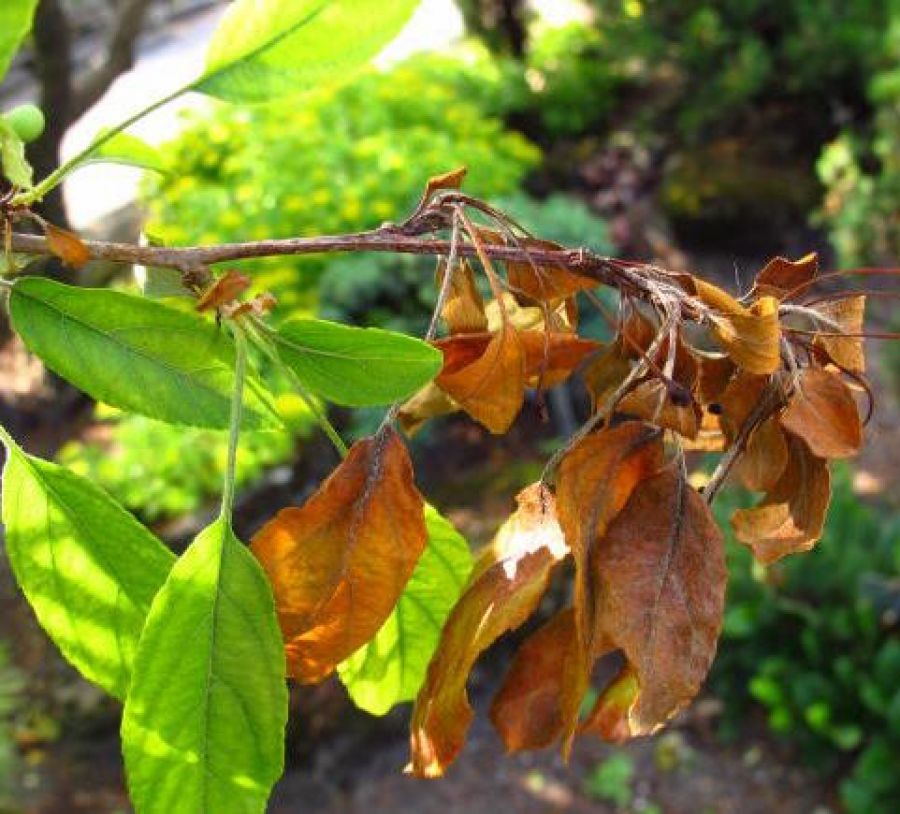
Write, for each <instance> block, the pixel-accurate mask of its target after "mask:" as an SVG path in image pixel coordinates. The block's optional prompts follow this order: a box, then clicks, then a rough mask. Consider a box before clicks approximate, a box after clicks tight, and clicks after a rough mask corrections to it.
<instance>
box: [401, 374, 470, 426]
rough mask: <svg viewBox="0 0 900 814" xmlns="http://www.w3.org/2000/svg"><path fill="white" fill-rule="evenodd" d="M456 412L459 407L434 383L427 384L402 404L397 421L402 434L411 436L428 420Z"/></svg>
mask: <svg viewBox="0 0 900 814" xmlns="http://www.w3.org/2000/svg"><path fill="white" fill-rule="evenodd" d="M457 410H459V405H458V404H457V403H456V402H455V401H453V399H452V398H450V396H448V395H447V394H446V393H445V392H444V391H443V390H441V388H440V387H438V386H437V385H436V384H435V383H434V382H429V383H428V384H426V385H425V386H424V387H423V388H422V389H421V390H420V391H419V392H418V393H416V394H415V395H413V396H411V397H410V398H409V399H408V400H407V401H405V402H404V403H403V406H402V407H401V408H400V410H399V411H398V413H397V420H398V421H399V422H400V427H401V429H402V430H403V432H405V433H406V434H407V435H408V436H413V435H415V434H416V433H417V432H418V431H419V430H420V429H421V428H422V426H423V425H424V424H425V422H426V421H428V420H429V419H432V418H437V417H438V416H442V415H449V414H450V413H455V412H456V411H457Z"/></svg>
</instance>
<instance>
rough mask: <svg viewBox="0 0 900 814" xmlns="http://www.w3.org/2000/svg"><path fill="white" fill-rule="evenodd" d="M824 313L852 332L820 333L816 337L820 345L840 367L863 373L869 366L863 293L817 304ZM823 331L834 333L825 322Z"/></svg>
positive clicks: (842, 329) (827, 317) (845, 329)
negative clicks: (865, 350)
mask: <svg viewBox="0 0 900 814" xmlns="http://www.w3.org/2000/svg"><path fill="white" fill-rule="evenodd" d="M815 308H816V311H818V312H819V313H820V314H821V315H822V316H823V317H825V318H826V319H828V320H829V321H830V322H833V323H835V324H837V325H839V326H840V329H841V331H843V332H844V333H846V334H850V335H849V336H823V335H819V336H817V337H816V338H815V339H814V340H813V344H814V345H815V346H816V347H817V348H821V349H822V350H823V351H825V353H826V354H827V355H828V358H829V359H831V361H832V362H834V363H835V364H836V365H838V366H839V367H842V368H844V369H845V370H849V371H850V372H851V373H863V372H865V369H866V357H865V353H864V352H863V337H862V333H863V320H864V318H865V311H866V298H865V295H864V294H858V295H856V296H855V297H844V298H843V299H839V300H829V301H826V302H821V303H818V304H817V305H816V306H815ZM822 330H823V331H826V332H830V333H835V331H834V329H833V328H829V327H828V326H827V325H824V324H823V328H822Z"/></svg>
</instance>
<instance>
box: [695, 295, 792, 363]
mask: <svg viewBox="0 0 900 814" xmlns="http://www.w3.org/2000/svg"><path fill="white" fill-rule="evenodd" d="M693 284H694V288H695V291H696V295H697V297H698V298H699V299H700V300H701V301H702V302H703V303H704V304H705V305H707V306H709V308H710V309H711V310H712V314H711V315H710V321H711V323H712V326H711V327H712V333H713V336H714V337H715V338H716V341H717V342H718V343H719V344H720V345H721V346H722V348H723V349H724V350H725V352H726V353H727V354H728V355H729V356H730V357H731V358H732V360H733V361H734V362H735V364H737V365H738V366H740V367H742V368H744V369H745V370H747V371H749V372H750V373H761V374H762V373H774V372H775V371H776V370H778V368H779V367H780V365H781V347H780V345H781V327H780V324H779V321H778V300H777V299H775V297H770V296H765V297H760V298H759V299H758V300H757V301H756V302H754V303H753V305H752V306H751V307H750V308H745V307H744V306H743V305H741V304H740V303H739V302H738V301H737V300H736V299H734V297H732V296H731V295H730V294H728V293H726V292H725V291H723V290H722V289H721V288H719V287H718V286H714V285H712V284H711V283H707V282H705V281H704V280H700V279H697V278H695V279H694V282H693Z"/></svg>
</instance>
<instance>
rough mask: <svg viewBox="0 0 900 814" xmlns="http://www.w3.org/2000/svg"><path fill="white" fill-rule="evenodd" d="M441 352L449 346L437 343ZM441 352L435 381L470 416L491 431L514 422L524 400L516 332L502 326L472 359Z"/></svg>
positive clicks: (503, 429)
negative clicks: (439, 369)
mask: <svg viewBox="0 0 900 814" xmlns="http://www.w3.org/2000/svg"><path fill="white" fill-rule="evenodd" d="M438 347H440V348H441V350H442V351H445V348H450V347H451V346H449V345H442V344H440V343H438ZM457 347H458V346H456V345H454V346H452V352H451V351H445V355H444V368H443V370H442V371H441V372H440V374H439V375H438V377H437V379H435V381H436V382H437V385H438V387H440V388H441V389H442V390H443V391H444V392H445V393H446V394H447V395H448V396H450V397H451V398H452V399H453V400H454V401H455V402H456V403H457V404H459V406H460V407H461V408H462V409H463V410H465V411H466V412H467V413H468V414H469V415H470V416H472V418H474V419H475V420H476V421H478V422H480V423H481V424H483V425H484V426H485V427H487V428H488V429H489V430H490V431H491V432H492V433H497V434H499V433H504V432H506V431H507V430H508V429H509V428H510V427H511V426H512V423H513V421H515V419H516V416H517V415H518V414H519V410H521V409H522V403H523V401H524V399H525V349H524V348H523V346H522V342H521V340H520V339H519V332H518V331H517V330H516V329H515V328H513V327H512V326H511V325H504V326H502V327H501V328H500V330H499V331H498V332H497V333H496V334H494V336H492V337H491V339H490V341H489V342H488V343H487V346H486V347H485V348H484V351H483V353H482V354H481V355H480V356H479V357H477V358H476V359H475V360H474V361H471V362H470V361H469V359H468V358H464V359H463V361H462V362H460V361H459V356H458V355H457V354H456V353H455V351H456V350H457Z"/></svg>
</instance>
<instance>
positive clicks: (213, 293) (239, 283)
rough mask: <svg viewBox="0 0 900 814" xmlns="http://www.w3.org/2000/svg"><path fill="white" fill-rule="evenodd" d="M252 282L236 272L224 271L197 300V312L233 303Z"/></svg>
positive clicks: (244, 275)
mask: <svg viewBox="0 0 900 814" xmlns="http://www.w3.org/2000/svg"><path fill="white" fill-rule="evenodd" d="M252 282H253V281H252V280H251V279H250V278H249V277H248V276H247V275H246V274H241V273H240V272H238V271H234V270H233V269H232V270H229V271H226V272H225V273H224V274H223V275H222V276H221V277H219V278H218V279H217V280H216V281H215V282H214V283H213V284H212V285H211V286H210V287H209V288H207V289H206V291H204V292H203V294H202V295H201V297H200V299H199V300H197V310H198V311H200V312H203V311H212V310H214V309H216V308H221V307H222V306H223V305H227V304H228V303H231V302H233V301H234V300H235V299H237V298H238V297H239V296H240V295H241V294H243V293H244V292H245V291H246V290H247V289H248V288H250V284H251V283H252Z"/></svg>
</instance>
